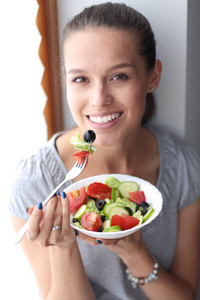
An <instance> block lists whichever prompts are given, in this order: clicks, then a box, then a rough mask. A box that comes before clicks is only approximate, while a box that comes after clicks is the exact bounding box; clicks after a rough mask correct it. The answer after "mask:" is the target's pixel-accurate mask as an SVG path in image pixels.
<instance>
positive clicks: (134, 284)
mask: <svg viewBox="0 0 200 300" xmlns="http://www.w3.org/2000/svg"><path fill="white" fill-rule="evenodd" d="M158 272H159V263H158V262H157V261H156V260H155V262H154V265H153V271H152V272H151V273H150V274H149V276H147V277H135V276H134V275H133V274H132V273H131V271H130V270H129V269H128V268H127V269H126V274H127V278H128V280H130V281H131V285H132V287H133V288H134V289H136V287H137V285H138V284H140V285H144V284H145V283H150V282H152V281H155V280H157V279H158V276H157V275H158Z"/></svg>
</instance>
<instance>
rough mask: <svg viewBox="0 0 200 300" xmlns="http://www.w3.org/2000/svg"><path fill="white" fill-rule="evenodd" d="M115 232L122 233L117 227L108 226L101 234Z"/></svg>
mask: <svg viewBox="0 0 200 300" xmlns="http://www.w3.org/2000/svg"><path fill="white" fill-rule="evenodd" d="M116 231H122V230H121V228H120V227H119V226H118V225H116V226H110V227H108V228H107V229H104V230H103V232H116Z"/></svg>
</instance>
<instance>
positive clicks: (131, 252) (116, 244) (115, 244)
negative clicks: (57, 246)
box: [78, 230, 146, 264]
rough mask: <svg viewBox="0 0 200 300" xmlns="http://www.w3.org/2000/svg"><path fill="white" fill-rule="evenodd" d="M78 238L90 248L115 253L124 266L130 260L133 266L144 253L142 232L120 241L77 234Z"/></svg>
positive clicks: (139, 231)
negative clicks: (100, 247) (96, 247)
mask: <svg viewBox="0 0 200 300" xmlns="http://www.w3.org/2000/svg"><path fill="white" fill-rule="evenodd" d="M78 237H79V238H80V239H81V240H83V241H85V242H86V243H88V244H89V245H91V246H99V245H101V246H106V247H107V248H108V249H110V250H111V251H113V252H114V253H116V254H117V255H118V256H119V257H120V258H121V259H122V260H123V261H124V263H125V264H128V262H129V261H130V260H131V262H132V263H133V264H134V260H135V263H137V262H138V260H139V259H141V257H142V255H143V254H144V253H145V252H146V248H145V245H144V243H143V240H142V232H141V230H138V231H137V232H135V233H133V234H131V235H128V236H126V237H123V238H120V239H112V240H109V239H95V238H92V237H89V236H87V235H85V234H83V233H81V232H79V235H78Z"/></svg>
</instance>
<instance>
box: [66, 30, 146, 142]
mask: <svg viewBox="0 0 200 300" xmlns="http://www.w3.org/2000/svg"><path fill="white" fill-rule="evenodd" d="M64 63H65V69H66V84H67V100H68V103H69V107H70V109H71V112H72V115H73V117H74V119H75V122H76V123H77V125H78V126H79V128H80V130H82V132H84V131H86V130H88V129H91V130H94V131H95V133H96V136H97V139H96V141H95V144H97V145H99V146H100V145H101V146H110V145H115V144H117V143H119V142H121V141H123V139H124V138H125V137H127V136H129V134H131V133H133V132H134V131H135V130H137V129H138V128H139V126H140V123H141V118H142V116H143V113H144V109H145V101H146V94H147V92H149V90H150V73H149V72H147V71H146V68H145V62H144V60H143V58H142V57H141V56H139V55H138V50H137V39H136V38H135V39H133V37H131V36H130V35H129V34H127V33H122V32H120V31H116V30H112V29H107V28H96V29H88V30H87V31H83V32H76V33H73V34H72V35H71V36H70V37H68V39H67V41H66V42H65V45H64Z"/></svg>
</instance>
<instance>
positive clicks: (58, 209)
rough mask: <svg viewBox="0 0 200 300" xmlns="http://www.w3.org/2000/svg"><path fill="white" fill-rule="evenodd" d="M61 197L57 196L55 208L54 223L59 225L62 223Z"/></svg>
mask: <svg viewBox="0 0 200 300" xmlns="http://www.w3.org/2000/svg"><path fill="white" fill-rule="evenodd" d="M60 198H61V197H60V196H59V195H58V196H57V204H56V208H55V213H54V221H53V225H59V226H61V223H62V206H61V199H60Z"/></svg>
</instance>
